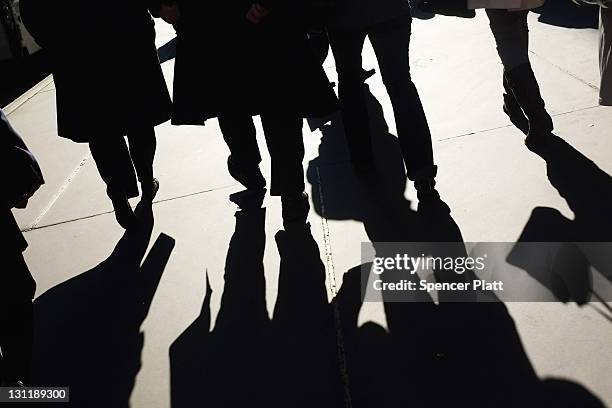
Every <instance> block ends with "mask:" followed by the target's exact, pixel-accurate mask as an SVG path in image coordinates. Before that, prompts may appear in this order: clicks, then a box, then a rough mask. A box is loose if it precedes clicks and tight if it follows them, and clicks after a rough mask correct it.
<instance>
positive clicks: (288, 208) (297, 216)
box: [281, 192, 310, 229]
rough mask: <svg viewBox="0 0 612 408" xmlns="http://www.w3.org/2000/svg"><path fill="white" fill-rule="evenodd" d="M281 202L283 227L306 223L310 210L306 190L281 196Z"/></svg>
mask: <svg viewBox="0 0 612 408" xmlns="http://www.w3.org/2000/svg"><path fill="white" fill-rule="evenodd" d="M281 203H282V205H283V225H284V227H285V229H287V228H290V227H291V226H295V225H303V224H305V223H306V220H307V219H308V213H309V212H310V203H309V201H308V194H307V193H306V192H302V193H300V194H297V195H291V196H282V197H281Z"/></svg>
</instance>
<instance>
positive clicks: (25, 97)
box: [2, 75, 53, 117]
mask: <svg viewBox="0 0 612 408" xmlns="http://www.w3.org/2000/svg"><path fill="white" fill-rule="evenodd" d="M52 82H53V76H52V75H49V76H47V77H46V78H45V79H43V80H42V81H40V82H39V83H37V84H36V85H34V86H33V87H32V88H30V89H28V90H27V91H25V92H24V93H23V94H21V95H20V96H19V97H18V98H17V99H15V100H14V101H13V102H11V103H9V104H8V105H6V106H5V107H3V108H2V110H3V111H4V114H5V115H6V116H7V117H8V116H10V115H11V113H13V112H15V111H16V110H17V109H19V108H20V107H21V106H23V105H24V104H25V103H26V102H28V101H29V100H30V99H32V98H34V97H35V96H36V95H38V94H39V93H40V92H41V91H42V90H43V89H45V88H46V87H47V86H49V84H51V83H52Z"/></svg>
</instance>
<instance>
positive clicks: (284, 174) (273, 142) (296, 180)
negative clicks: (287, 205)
mask: <svg viewBox="0 0 612 408" xmlns="http://www.w3.org/2000/svg"><path fill="white" fill-rule="evenodd" d="M261 122H262V124H263V129H264V133H265V136H266V144H267V145H268V151H269V152H270V158H271V161H272V182H271V188H270V194H271V195H274V196H287V197H291V196H299V195H301V193H302V192H303V191H304V189H305V186H304V166H303V163H302V162H303V160H304V140H303V137H302V125H303V120H302V118H301V117H299V116H298V115H297V114H295V113H285V112H282V111H279V112H266V113H264V114H262V115H261Z"/></svg>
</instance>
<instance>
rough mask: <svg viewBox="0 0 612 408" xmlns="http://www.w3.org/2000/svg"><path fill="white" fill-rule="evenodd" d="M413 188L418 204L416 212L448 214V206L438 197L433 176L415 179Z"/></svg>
mask: <svg viewBox="0 0 612 408" xmlns="http://www.w3.org/2000/svg"><path fill="white" fill-rule="evenodd" d="M414 188H415V189H416V191H417V198H418V199H419V204H418V207H417V212H418V213H419V214H425V215H429V214H440V213H445V214H450V208H449V207H448V205H446V203H445V202H444V201H442V199H441V198H440V193H438V190H436V180H435V179H434V178H426V179H421V180H416V181H415V182H414Z"/></svg>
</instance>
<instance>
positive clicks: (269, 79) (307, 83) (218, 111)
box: [161, 0, 337, 222]
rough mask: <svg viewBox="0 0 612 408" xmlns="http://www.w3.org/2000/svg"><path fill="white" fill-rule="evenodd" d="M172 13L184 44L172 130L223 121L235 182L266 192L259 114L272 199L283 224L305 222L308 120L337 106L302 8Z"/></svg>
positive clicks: (165, 14) (178, 9) (191, 4)
mask: <svg viewBox="0 0 612 408" xmlns="http://www.w3.org/2000/svg"><path fill="white" fill-rule="evenodd" d="M168 7H169V6H166V8H162V10H163V11H162V13H161V15H162V18H164V19H165V20H166V21H167V22H169V23H172V24H175V26H176V27H177V36H178V40H177V55H176V62H175V72H174V75H175V76H174V109H173V118H172V123H173V124H175V125H181V124H191V125H202V124H203V123H204V122H205V120H206V119H209V118H214V117H217V118H218V120H219V126H220V128H221V131H222V133H223V137H224V139H225V141H226V143H227V145H228V147H229V149H230V157H229V159H228V168H229V172H230V174H231V175H232V176H233V177H234V178H235V179H236V180H237V181H238V182H240V183H241V184H242V185H244V186H245V187H246V188H248V189H261V188H264V186H265V178H264V177H263V175H262V174H261V171H260V170H259V163H260V162H261V155H260V152H259V148H258V145H257V141H256V138H255V135H256V132H255V125H254V123H253V119H252V116H253V115H256V114H260V115H261V121H262V125H263V129H264V133H265V137H266V143H267V146H268V151H269V153H270V157H271V160H272V177H271V187H270V193H271V195H273V196H280V197H281V201H282V205H283V219H284V221H286V222H291V221H294V220H295V221H303V220H305V219H306V217H307V215H308V211H309V204H308V197H307V195H306V194H305V193H304V171H303V164H302V161H303V158H304V145H303V139H302V125H303V118H306V117H321V116H326V115H328V114H329V113H331V112H334V111H335V110H337V100H336V96H335V94H334V92H333V89H332V87H331V86H330V83H329V80H328V79H327V77H326V75H325V72H324V71H323V68H322V67H321V66H320V65H319V63H318V61H316V59H315V57H314V55H313V53H312V50H311V49H310V48H309V44H308V39H307V35H306V28H305V23H304V21H303V20H302V17H301V14H300V8H299V7H298V6H297V5H296V4H294V3H293V2H284V1H277V0H268V1H265V2H264V1H262V2H261V3H253V2H252V1H250V0H241V1H233V2H196V1H189V0H185V1H177V2H176V3H174V4H173V5H172V6H171V7H170V9H171V10H173V11H167V10H168ZM203 18H205V19H207V23H206V24H202V19H203Z"/></svg>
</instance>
